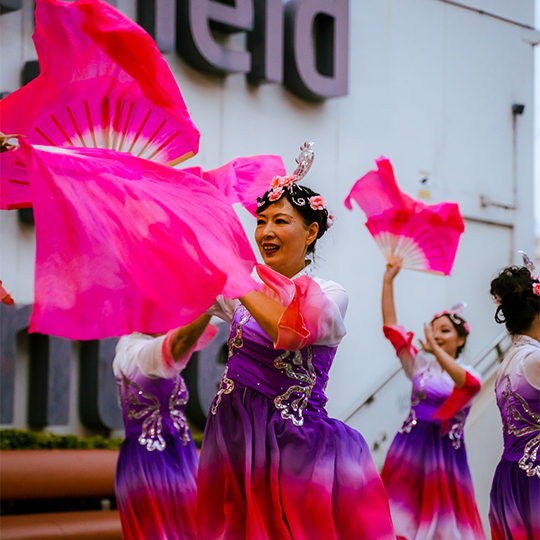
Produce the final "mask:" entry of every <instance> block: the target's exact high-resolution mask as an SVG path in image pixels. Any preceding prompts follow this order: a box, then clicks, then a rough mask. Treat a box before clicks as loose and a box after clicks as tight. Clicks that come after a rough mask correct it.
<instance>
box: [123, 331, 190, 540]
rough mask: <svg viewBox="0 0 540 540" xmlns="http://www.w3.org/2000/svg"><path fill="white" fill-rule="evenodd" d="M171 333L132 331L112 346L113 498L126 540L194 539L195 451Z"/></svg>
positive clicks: (183, 362)
mask: <svg viewBox="0 0 540 540" xmlns="http://www.w3.org/2000/svg"><path fill="white" fill-rule="evenodd" d="M170 338H171V333H169V334H167V336H161V337H159V338H153V337H151V336H148V335H145V334H140V333H134V334H131V335H129V336H124V337H122V338H121V339H120V341H119V342H118V345H117V347H116V356H115V358H114V361H113V370H114V374H115V377H116V380H117V383H118V389H119V397H120V401H121V405H122V412H123V416H124V424H125V428H126V438H125V440H124V442H123V443H122V447H121V449H120V455H119V458H118V464H117V469H116V483H115V484H116V485H115V488H116V499H117V501H118V509H119V510H120V519H121V522H122V532H123V535H124V539H125V540H150V539H160V540H162V539H163V540H164V539H167V540H196V539H197V466H198V457H197V450H196V448H195V445H194V444H193V441H192V439H191V435H190V432H189V428H188V425H187V422H186V417H185V415H184V410H185V408H186V404H187V400H188V392H187V389H186V385H185V383H184V379H183V378H182V376H181V375H180V371H181V370H182V369H183V368H184V367H185V365H186V363H187V360H188V359H189V355H187V356H186V357H185V358H184V359H182V360H181V361H178V362H174V360H173V358H172V356H171V354H170V350H171V348H170Z"/></svg>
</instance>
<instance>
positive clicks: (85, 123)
mask: <svg viewBox="0 0 540 540" xmlns="http://www.w3.org/2000/svg"><path fill="white" fill-rule="evenodd" d="M33 39H34V42H35V45H36V50H37V53H38V58H39V64H40V68H41V74H40V75H39V76H38V77H37V78H36V79H35V80H33V81H32V82H30V83H28V84H27V85H26V86H24V87H23V88H21V89H19V90H18V91H17V92H14V93H13V94H10V95H9V96H7V97H6V98H4V99H3V100H1V101H0V132H3V133H6V134H7V133H9V134H22V135H24V136H25V137H27V139H28V142H30V143H31V144H33V145H47V146H59V147H93V148H104V149H112V150H117V151H119V152H129V153H131V154H133V155H134V156H137V157H142V158H144V159H148V160H152V161H156V162H158V163H163V164H167V165H171V166H172V165H176V164H178V163H180V162H182V161H184V160H185V159H187V158H189V157H191V156H193V155H195V154H196V153H197V152H198V146H199V131H198V130H197V128H196V127H195V125H194V124H193V122H192V121H191V118H190V117H189V114H188V111H187V108H186V105H185V103H184V100H183V98H182V95H181V93H180V90H179V89H178V85H177V83H176V81H175V79H174V77H173V75H172V73H171V71H170V69H169V67H168V65H167V63H166V61H165V59H164V58H163V56H162V55H161V53H160V52H159V50H158V48H157V46H156V44H155V43H154V41H153V40H152V38H151V37H150V36H149V35H148V34H147V33H146V32H145V31H144V30H143V29H142V28H141V27H140V26H138V25H137V24H135V23H134V22H132V21H131V20H129V19H128V18H127V17H124V16H123V15H122V14H121V13H119V12H118V11H117V10H116V9H114V8H113V7H111V6H109V5H107V4H106V3H105V2H98V1H94V0H77V1H76V2H62V1H58V0H39V1H38V2H36V30H35V33H34V38H33ZM67 51H69V54H66V52H67ZM0 170H1V174H0V208H3V209H8V210H11V209H14V208H23V207H29V206H31V205H32V203H31V196H30V189H29V181H28V174H27V172H26V168H25V165H24V163H23V160H21V159H17V152H6V153H3V154H1V155H0Z"/></svg>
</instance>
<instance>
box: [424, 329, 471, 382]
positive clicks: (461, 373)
mask: <svg viewBox="0 0 540 540" xmlns="http://www.w3.org/2000/svg"><path fill="white" fill-rule="evenodd" d="M424 334H425V335H426V341H425V343H424V342H423V341H422V340H421V339H418V341H419V342H420V345H422V348H423V349H424V351H426V352H428V353H431V354H433V355H434V356H435V358H436V359H437V362H439V365H440V366H441V367H442V369H444V370H445V371H446V372H447V373H448V375H450V377H452V380H453V381H454V383H455V385H456V386H457V387H458V388H463V386H464V385H465V378H466V373H467V372H466V371H465V369H464V368H462V367H461V366H460V365H459V364H458V363H457V362H456V360H455V358H452V357H451V356H450V355H449V354H448V353H447V352H446V351H445V350H444V349H443V348H442V347H439V345H437V343H436V341H435V338H434V337H433V329H432V328H431V324H424Z"/></svg>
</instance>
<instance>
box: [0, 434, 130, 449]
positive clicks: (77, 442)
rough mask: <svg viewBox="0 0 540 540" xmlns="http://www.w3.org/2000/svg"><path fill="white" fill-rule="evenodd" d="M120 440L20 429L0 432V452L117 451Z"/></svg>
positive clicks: (99, 436) (98, 436)
mask: <svg viewBox="0 0 540 540" xmlns="http://www.w3.org/2000/svg"><path fill="white" fill-rule="evenodd" d="M121 444H122V439H106V438H105V437H102V436H101V435H96V436H95V437H88V438H84V439H83V438H80V437H77V436H76V435H56V434H55V433H51V434H47V433H40V432H38V431H25V430H22V429H2V430H0V450H41V449H45V450H46V449H49V450H52V449H54V448H64V449H76V448H105V449H111V450H118V449H119V448H120V445H121Z"/></svg>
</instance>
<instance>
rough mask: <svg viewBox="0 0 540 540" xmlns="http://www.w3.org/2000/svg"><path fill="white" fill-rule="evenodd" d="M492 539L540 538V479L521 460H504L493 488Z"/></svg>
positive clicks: (491, 510) (536, 539) (526, 539)
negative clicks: (531, 474)
mask: <svg viewBox="0 0 540 540" xmlns="http://www.w3.org/2000/svg"><path fill="white" fill-rule="evenodd" d="M489 523H490V525H491V537H492V540H539V539H540V478H539V477H538V476H537V475H534V476H527V474H526V473H525V471H524V470H522V469H521V468H520V467H519V463H518V462H517V461H509V460H506V459H504V458H503V459H501V461H500V463H499V465H498V466H497V469H496V471H495V476H494V478H493V485H492V487H491V506H490V509H489Z"/></svg>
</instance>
